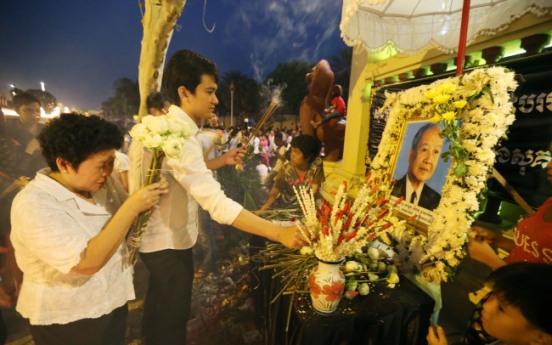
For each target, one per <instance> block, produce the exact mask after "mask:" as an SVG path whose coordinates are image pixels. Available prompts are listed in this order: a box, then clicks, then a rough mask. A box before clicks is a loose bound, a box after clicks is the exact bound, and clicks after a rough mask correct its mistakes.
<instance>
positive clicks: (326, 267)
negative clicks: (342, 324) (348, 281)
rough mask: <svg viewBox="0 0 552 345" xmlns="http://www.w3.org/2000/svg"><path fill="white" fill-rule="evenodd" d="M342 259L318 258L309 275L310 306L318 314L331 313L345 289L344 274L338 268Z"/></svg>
mask: <svg viewBox="0 0 552 345" xmlns="http://www.w3.org/2000/svg"><path fill="white" fill-rule="evenodd" d="M342 262H343V259H341V260H339V261H335V262H326V261H322V260H320V259H319V260H318V266H317V267H315V268H314V269H313V270H312V272H311V274H310V276H309V290H310V295H311V301H312V306H313V308H314V310H315V311H317V312H318V313H320V314H326V315H327V314H331V313H333V312H334V311H335V310H336V309H337V306H338V304H339V301H341V297H342V296H343V290H344V289H345V276H344V275H343V272H341V270H340V269H339V265H340V264H341V263H342Z"/></svg>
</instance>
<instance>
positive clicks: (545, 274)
mask: <svg viewBox="0 0 552 345" xmlns="http://www.w3.org/2000/svg"><path fill="white" fill-rule="evenodd" d="M487 282H488V283H490V285H491V287H492V289H493V293H495V294H496V295H497V296H498V297H499V298H501V299H502V300H503V301H504V302H505V303H507V304H509V305H512V306H514V307H517V308H519V310H520V312H521V314H522V315H523V316H524V317H525V318H526V319H527V321H529V323H530V324H531V325H533V326H534V327H537V328H539V329H540V330H542V331H544V332H546V333H548V334H550V335H552V317H550V311H551V310H552V293H551V291H552V265H550V264H544V263H542V264H540V263H529V262H517V263H512V264H509V265H506V266H502V267H500V268H498V269H497V270H496V271H494V272H492V273H491V274H490V275H489V277H488V278H487Z"/></svg>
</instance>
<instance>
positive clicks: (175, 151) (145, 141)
mask: <svg viewBox="0 0 552 345" xmlns="http://www.w3.org/2000/svg"><path fill="white" fill-rule="evenodd" d="M192 132H193V129H192V126H190V124H188V123H187V122H185V121H184V120H182V119H180V118H179V117H177V116H174V115H171V114H168V115H163V116H152V115H147V116H144V117H143V118H142V122H141V123H138V124H136V125H135V126H134V127H132V129H131V130H130V136H131V137H132V140H135V141H138V142H140V143H141V144H142V145H144V147H145V148H147V149H148V150H151V151H152V152H153V155H152V159H151V162H150V166H149V169H148V173H147V175H146V178H145V179H144V182H143V185H144V186H147V185H150V184H152V183H155V182H157V181H159V174H160V172H161V165H162V164H163V159H164V158H165V157H169V158H177V159H178V158H179V157H180V153H181V152H182V149H183V148H184V145H185V139H188V138H189V137H190V136H191V135H192ZM152 211H153V209H150V210H147V211H143V212H141V213H140V215H139V216H138V221H137V223H136V227H135V229H134V231H133V233H132V238H131V241H130V254H129V258H128V263H129V264H130V265H134V264H135V263H136V260H137V255H138V250H139V249H140V244H141V243H142V235H143V234H144V231H145V230H146V228H147V224H148V220H149V217H150V216H151V213H152Z"/></svg>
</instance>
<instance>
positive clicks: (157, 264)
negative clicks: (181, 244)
mask: <svg viewBox="0 0 552 345" xmlns="http://www.w3.org/2000/svg"><path fill="white" fill-rule="evenodd" d="M140 257H141V258H142V261H144V264H145V265H146V267H147V268H148V270H149V272H150V277H149V283H148V292H147V295H146V301H145V302H144V319H143V321H142V334H143V336H144V337H145V339H146V345H158V344H159V345H184V344H186V323H187V322H188V319H189V318H190V310H191V304H192V284H193V280H194V262H193V255H192V249H186V250H173V249H166V250H161V251H158V252H152V253H140Z"/></svg>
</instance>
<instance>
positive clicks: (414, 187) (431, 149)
mask: <svg viewBox="0 0 552 345" xmlns="http://www.w3.org/2000/svg"><path fill="white" fill-rule="evenodd" d="M441 132H442V128H441V126H440V124H438V123H433V122H431V121H410V122H407V123H406V124H405V126H404V127H403V133H402V135H401V140H400V141H401V144H400V146H399V151H398V152H397V154H396V155H395V157H396V159H395V163H394V169H393V185H392V189H391V199H392V200H391V201H396V199H398V198H403V200H404V202H403V203H401V204H399V205H398V207H397V210H398V211H400V212H402V213H403V214H404V215H405V216H407V217H410V216H412V215H413V214H415V215H417V217H416V219H418V220H419V221H421V222H422V223H425V225H428V224H429V222H430V221H431V220H432V218H433V217H432V215H431V214H430V213H429V212H428V211H433V210H435V209H436V208H437V206H439V203H440V201H441V194H442V189H443V186H444V185H445V182H446V179H447V175H448V170H449V167H450V160H449V161H448V162H445V160H444V159H443V157H442V153H443V152H446V151H447V150H448V149H449V140H448V138H444V137H442V136H441ZM395 198H396V199H395ZM408 204H409V205H408Z"/></svg>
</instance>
